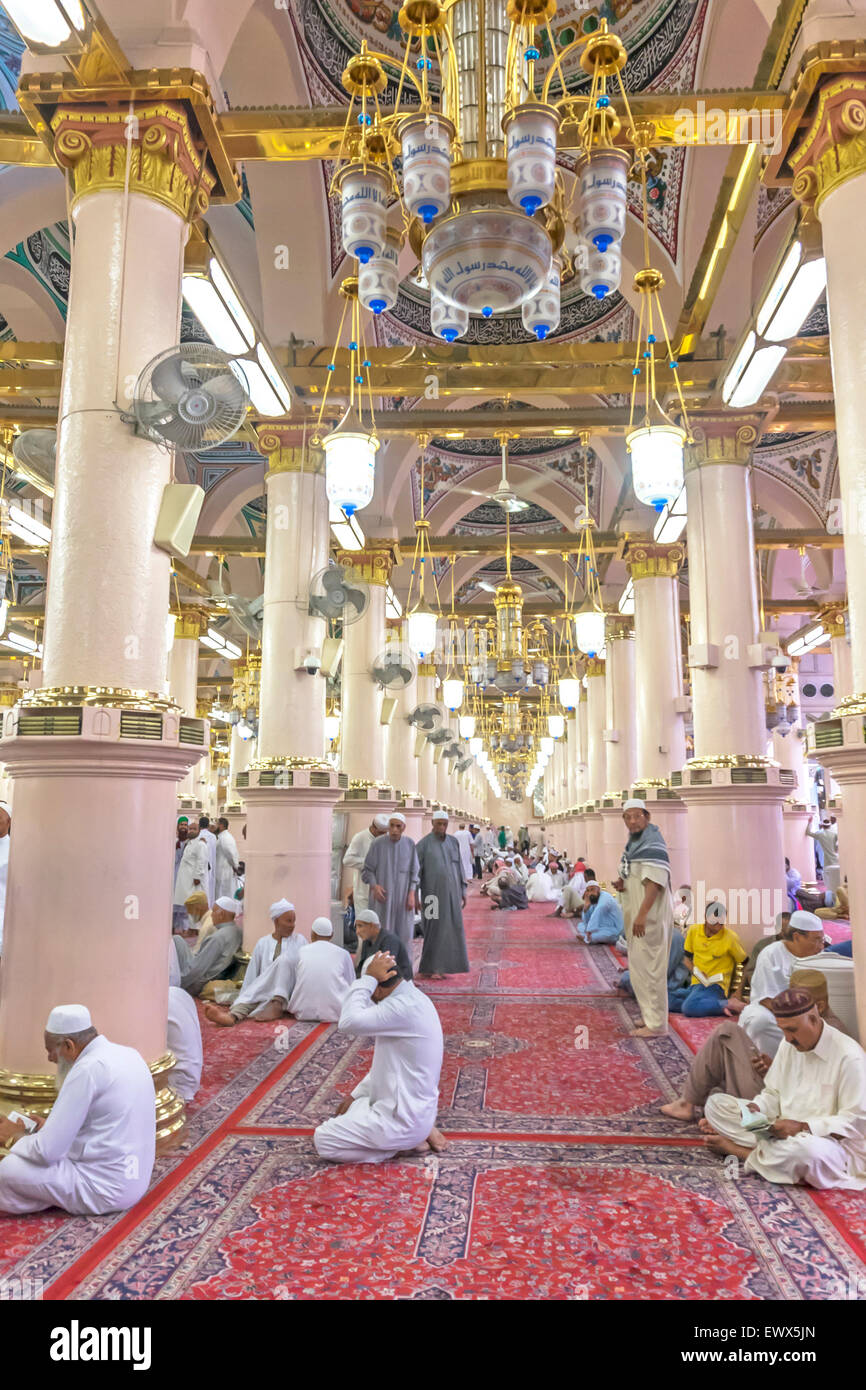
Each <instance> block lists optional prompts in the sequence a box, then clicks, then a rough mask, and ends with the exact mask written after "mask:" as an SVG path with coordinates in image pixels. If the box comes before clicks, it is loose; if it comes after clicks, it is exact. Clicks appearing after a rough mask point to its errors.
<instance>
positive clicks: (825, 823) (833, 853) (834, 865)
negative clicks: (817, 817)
mask: <svg viewBox="0 0 866 1390" xmlns="http://www.w3.org/2000/svg"><path fill="white" fill-rule="evenodd" d="M806 834H807V835H810V836H811V837H812V839H813V840H817V842H818V844H819V845H820V846H821V853H822V855H823V858H824V867H823V878H824V886H825V887H826V888H831V889H833V890H834V891H835V890H836V889H837V888H838V887H839V885H840V883H841V882H842V870H841V868H840V867H839V832H838V831H837V829H836V827H835V825H831V824H830V820H829V817H827V816H824V818H823V819H822V821H821V824H820V827H819V828H818V829H817V830H813V829H812V827H811V826H809V828H808V830H807V831H806Z"/></svg>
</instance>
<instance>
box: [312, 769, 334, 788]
mask: <svg viewBox="0 0 866 1390" xmlns="http://www.w3.org/2000/svg"><path fill="white" fill-rule="evenodd" d="M330 785H331V774H330V772H311V773H310V786H311V787H329V786H330Z"/></svg>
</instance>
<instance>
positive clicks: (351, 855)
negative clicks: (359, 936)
mask: <svg viewBox="0 0 866 1390" xmlns="http://www.w3.org/2000/svg"><path fill="white" fill-rule="evenodd" d="M387 830H388V817H387V816H384V815H380V816H374V817H373V819H372V820H371V821H370V824H369V825H368V826H366V827H365V828H364V829H363V830H359V831H358V833H357V835H353V836H352V838H351V840H350V841H349V844H348V847H347V849H346V853H345V854H344V855H343V868H344V869H351V870H352V902H353V904H354V907H355V916H356V917H357V915H358V913H359V912H366V910H367V908H368V907H369V906H370V888H369V885H368V884H366V883H365V882H364V880H363V878H362V874H363V872H364V860H365V859H366V858H367V850H368V849H369V848H370V846H371V845H372V843H373V841H374V840H377V839H378V838H379V836H380V835H384V834H386V833H387Z"/></svg>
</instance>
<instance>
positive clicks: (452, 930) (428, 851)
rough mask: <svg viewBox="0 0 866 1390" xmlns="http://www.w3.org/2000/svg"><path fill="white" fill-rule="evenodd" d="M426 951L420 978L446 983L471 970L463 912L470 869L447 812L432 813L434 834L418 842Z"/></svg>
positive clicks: (419, 971) (422, 955)
mask: <svg viewBox="0 0 866 1390" xmlns="http://www.w3.org/2000/svg"><path fill="white" fill-rule="evenodd" d="M418 864H419V867H420V873H421V878H420V891H421V914H422V920H423V923H424V950H423V951H422V952H421V962H420V964H419V966H418V975H419V977H420V976H422V975H428V976H430V975H432V976H433V978H434V979H440V980H444V978H445V976H446V975H465V974H466V973H467V971H468V970H469V960H468V957H467V955H466V937H465V936H464V933H463V908H464V907H465V906H466V885H467V883H468V881H469V875H470V873H471V869H468V870H467V868H466V863H465V860H464V858H463V855H462V854H461V851H460V843H459V840H458V838H457V836H456V835H449V834H448V812H447V811H434V812H433V830H432V831H431V833H430V834H429V835H425V836H424V838H423V839H421V840H419V841H418Z"/></svg>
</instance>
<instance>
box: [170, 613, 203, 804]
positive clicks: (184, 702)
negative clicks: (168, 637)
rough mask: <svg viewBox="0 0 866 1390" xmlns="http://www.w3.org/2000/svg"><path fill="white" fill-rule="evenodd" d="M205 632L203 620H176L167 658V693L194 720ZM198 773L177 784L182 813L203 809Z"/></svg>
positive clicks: (192, 617)
mask: <svg viewBox="0 0 866 1390" xmlns="http://www.w3.org/2000/svg"><path fill="white" fill-rule="evenodd" d="M202 631H203V626H202V618H201V617H200V616H199V615H198V613H195V614H188V613H185V614H184V615H183V617H179V618H175V623H174V641H173V642H172V646H171V651H170V652H169V656H168V693H169V695H170V696H171V698H172V700H173V701H174V703H175V704H176V705H177V706H178V707H179V708H180V709H182V710H183V712H184V714H188V715H191V716H192V717H193V718H194V717H195V715H196V712H197V710H198V658H199V652H200V650H201V647H200V646H199V640H198V639H199V637H200V636H201V634H202ZM198 777H199V769H198V768H197V767H196V768H192V769H190V771H189V772H188V773H187V775H186V777H184V779H183V781H182V782H179V783H178V788H177V794H178V797H179V798H180V802H179V809H182V810H184V811H186V810H188V809H193V808H196V807H197V808H201V805H202V801H201V797H199V796H198V795H197V793H198V785H197V781H198Z"/></svg>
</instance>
